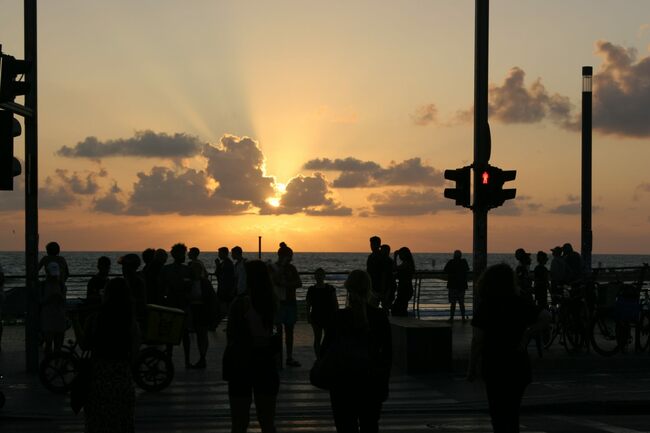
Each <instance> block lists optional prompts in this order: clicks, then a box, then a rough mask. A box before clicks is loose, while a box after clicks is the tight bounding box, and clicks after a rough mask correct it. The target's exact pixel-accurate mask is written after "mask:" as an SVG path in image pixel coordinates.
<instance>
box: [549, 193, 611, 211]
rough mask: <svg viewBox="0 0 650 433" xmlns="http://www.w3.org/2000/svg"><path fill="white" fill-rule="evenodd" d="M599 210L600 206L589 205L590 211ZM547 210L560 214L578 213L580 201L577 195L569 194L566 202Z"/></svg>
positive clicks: (580, 206) (580, 207)
mask: <svg viewBox="0 0 650 433" xmlns="http://www.w3.org/2000/svg"><path fill="white" fill-rule="evenodd" d="M601 210H603V208H602V207H601V206H595V205H592V207H591V211H592V212H600V211H601ZM549 212H550V213H554V214H560V215H580V213H581V212H582V202H581V201H580V197H579V196H577V195H572V194H569V195H568V196H567V203H564V204H561V205H559V206H557V207H554V208H552V209H550V210H549Z"/></svg>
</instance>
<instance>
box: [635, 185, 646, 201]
mask: <svg viewBox="0 0 650 433" xmlns="http://www.w3.org/2000/svg"><path fill="white" fill-rule="evenodd" d="M648 192H650V182H643V183H640V184H639V185H637V186H636V188H634V196H633V197H632V199H633V200H634V201H639V200H640V199H641V195H642V194H643V193H648Z"/></svg>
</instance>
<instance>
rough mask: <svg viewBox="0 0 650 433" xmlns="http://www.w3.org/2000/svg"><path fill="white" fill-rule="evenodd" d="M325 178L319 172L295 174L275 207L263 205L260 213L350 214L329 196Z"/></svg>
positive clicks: (350, 211)
mask: <svg viewBox="0 0 650 433" xmlns="http://www.w3.org/2000/svg"><path fill="white" fill-rule="evenodd" d="M331 194H332V192H331V191H330V189H329V186H328V184H327V180H326V179H325V177H324V176H323V175H322V174H321V173H316V174H314V175H313V176H302V175H299V176H296V177H294V178H293V179H291V180H290V181H289V183H288V184H287V187H286V191H285V192H284V194H283V195H282V196H281V197H280V203H279V206H277V207H272V206H265V207H264V208H262V213H268V214H296V213H299V212H304V213H305V214H307V215H315V216H345V215H351V214H352V209H350V208H348V207H345V206H342V205H341V204H340V203H338V202H336V201H335V200H334V199H333V198H332V197H331Z"/></svg>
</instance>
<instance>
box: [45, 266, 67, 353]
mask: <svg viewBox="0 0 650 433" xmlns="http://www.w3.org/2000/svg"><path fill="white" fill-rule="evenodd" d="M45 273H46V278H45V281H42V282H41V283H40V289H41V290H40V307H41V331H42V332H43V337H44V339H45V353H51V352H52V351H55V352H56V351H59V350H61V346H63V335H64V333H65V298H66V287H65V285H64V284H63V283H62V282H61V271H60V269H59V264H58V263H57V262H56V261H54V260H52V261H50V262H49V263H48V264H47V265H46V267H45Z"/></svg>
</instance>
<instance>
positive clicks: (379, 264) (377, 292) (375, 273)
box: [366, 236, 384, 307]
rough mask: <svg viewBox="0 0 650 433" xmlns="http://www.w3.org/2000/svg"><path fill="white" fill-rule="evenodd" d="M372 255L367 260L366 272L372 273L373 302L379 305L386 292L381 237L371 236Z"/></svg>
mask: <svg viewBox="0 0 650 433" xmlns="http://www.w3.org/2000/svg"><path fill="white" fill-rule="evenodd" d="M370 251H371V252H370V255H369V256H368V260H367V261H366V272H368V275H370V281H371V282H372V288H371V295H372V298H371V301H370V302H371V303H372V305H374V306H375V307H376V306H378V305H379V302H380V301H381V299H382V294H383V293H384V260H383V256H382V255H381V238H380V237H379V236H373V237H371V238H370Z"/></svg>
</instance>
